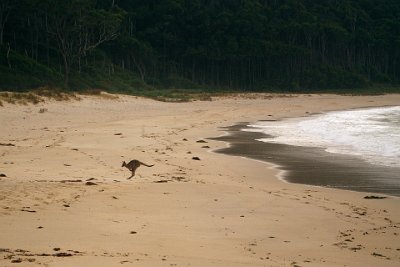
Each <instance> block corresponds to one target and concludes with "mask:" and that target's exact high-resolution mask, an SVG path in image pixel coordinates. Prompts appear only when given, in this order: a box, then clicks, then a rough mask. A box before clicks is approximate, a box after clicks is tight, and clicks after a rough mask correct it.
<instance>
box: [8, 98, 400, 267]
mask: <svg viewBox="0 0 400 267" xmlns="http://www.w3.org/2000/svg"><path fill="white" fill-rule="evenodd" d="M399 103H400V95H384V96H337V95H236V96H225V97H219V98H213V99H212V101H195V102H189V103H163V102H156V101H153V100H149V99H143V98H136V97H130V96H122V95H121V96H118V99H112V100H110V99H107V98H102V97H89V96H85V97H82V99H81V100H80V101H76V100H74V101H69V102H56V101H54V102H51V101H49V102H46V103H40V104H38V105H26V106H20V105H8V104H5V105H4V106H3V107H0V125H1V131H0V143H1V144H0V174H2V175H1V177H0V266H85V265H86V266H124V265H126V266H399V264H400V246H399V244H400V199H399V198H397V197H386V198H384V199H365V198H364V197H365V196H368V195H371V194H370V193H361V192H351V191H344V190H334V189H326V188H320V187H311V186H305V185H298V184H289V183H285V182H282V181H280V180H279V179H277V175H278V171H277V170H276V169H274V168H273V166H272V165H269V164H266V163H263V162H259V161H255V160H250V159H245V158H241V157H234V156H229V155H223V154H217V153H213V152H212V150H215V149H218V148H223V147H225V146H226V143H224V142H218V141H215V140H210V139H207V138H208V137H216V136H219V135H222V134H224V132H223V129H222V128H221V127H226V126H230V125H233V124H236V123H239V122H254V121H256V120H262V119H280V118H285V117H300V116H308V115H309V114H313V113H318V112H325V111H330V110H342V109H350V108H360V107H370V106H385V105H399ZM131 159H138V160H140V161H142V162H144V163H146V164H154V165H155V166H154V167H151V168H148V167H145V166H141V167H140V168H139V169H138V170H137V172H136V176H135V177H133V178H132V179H130V180H127V178H128V177H129V176H130V172H129V171H128V170H127V169H126V168H121V164H122V161H124V160H125V161H129V160H131Z"/></svg>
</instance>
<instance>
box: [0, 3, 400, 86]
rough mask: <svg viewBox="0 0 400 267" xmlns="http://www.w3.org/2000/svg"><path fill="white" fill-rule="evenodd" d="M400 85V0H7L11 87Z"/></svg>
mask: <svg viewBox="0 0 400 267" xmlns="http://www.w3.org/2000/svg"><path fill="white" fill-rule="evenodd" d="M399 83H400V1H399V0H321V1H313V0H231V1H226V0H158V1H156V0H40V1H39V0H0V88H1V90H24V89H29V88H35V87H39V86H46V85H50V86H56V87H62V88H70V89H73V90H78V89H85V88H100V89H105V90H111V91H120V92H121V91H124V92H134V91H135V90H151V88H183V89H186V88H202V89H229V90H249V91H250V90H251V91H268V90H287V91H305V90H313V91H322V90H329V89H341V88H345V89H351V88H367V87H370V86H376V85H382V84H385V85H398V84H399Z"/></svg>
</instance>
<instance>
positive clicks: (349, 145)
mask: <svg viewBox="0 0 400 267" xmlns="http://www.w3.org/2000/svg"><path fill="white" fill-rule="evenodd" d="M249 127H250V128H247V129H244V130H245V131H255V132H263V133H265V134H266V135H268V137H266V138H262V139H259V140H260V141H263V142H269V143H280V144H287V145H293V146H307V147H319V148H323V149H325V150H326V151H327V152H330V153H339V154H346V155H354V156H357V157H360V158H362V159H364V160H366V161H368V162H370V163H372V164H377V165H383V166H389V167H400V106H396V107H382V108H369V109H359V110H349V111H338V112H329V113H326V114H323V115H316V116H311V117H307V118H301V119H285V120H282V121H262V122H257V123H255V124H251V125H249Z"/></svg>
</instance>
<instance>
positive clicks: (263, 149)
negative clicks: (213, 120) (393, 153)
mask: <svg viewBox="0 0 400 267" xmlns="http://www.w3.org/2000/svg"><path fill="white" fill-rule="evenodd" d="M247 125H248V123H239V124H236V125H233V126H230V127H226V128H225V129H226V131H227V132H228V133H229V135H225V136H220V137H215V138H210V139H212V140H217V141H223V142H227V143H228V144H229V146H227V147H226V148H221V149H217V150H215V151H214V153H222V154H227V155H233V156H240V157H244V158H248V159H251V160H257V161H260V162H264V163H267V164H269V165H271V167H272V168H274V169H276V170H277V174H276V176H277V179H278V180H280V181H282V182H285V183H294V184H300V185H306V186H317V187H323V188H328V189H339V190H348V191H354V192H363V193H376V194H382V195H386V196H391V197H400V184H397V186H396V187H394V188H393V187H392V186H389V185H386V186H384V185H382V183H381V182H379V181H377V182H375V183H372V184H370V185H368V183H366V184H365V181H364V179H365V177H366V178H367V179H368V178H369V179H370V180H372V179H373V180H375V179H377V177H380V179H381V180H383V179H385V180H386V183H388V182H392V181H394V182H396V181H398V180H399V179H400V174H399V173H400V168H391V167H384V166H376V165H373V164H370V163H368V162H365V161H364V160H362V159H359V158H357V157H354V156H351V155H343V154H336V153H329V152H326V151H324V149H322V148H313V147H299V146H292V145H285V144H274V143H266V142H262V141H258V139H260V138H265V137H266V136H267V135H265V134H263V133H258V132H248V131H242V129H245V128H248V126H247ZM271 150H272V151H271ZM280 151H283V152H282V153H280ZM286 151H287V152H286ZM276 155H278V157H277V156H276ZM314 155H316V156H314ZM274 156H275V157H274ZM320 158H323V159H324V160H323V161H322V160H319V159H320ZM316 162H317V163H316ZM330 165H332V166H334V167H329V166H330ZM304 166H306V167H304ZM316 169H317V170H316ZM338 169H340V170H341V171H338ZM343 169H344V170H343ZM342 170H343V171H342ZM340 176H345V177H346V180H343V181H336V180H337V178H338V177H340ZM314 177H315V178H314ZM320 177H321V179H320ZM359 177H362V178H361V179H360V178H359ZM352 179H353V180H352ZM378 179H379V178H378ZM373 180H372V181H370V183H371V182H374V181H373ZM378 185H380V186H381V187H380V188H379V187H377V186H378ZM382 186H384V187H382Z"/></svg>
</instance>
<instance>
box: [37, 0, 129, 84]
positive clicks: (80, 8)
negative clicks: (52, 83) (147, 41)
mask: <svg viewBox="0 0 400 267" xmlns="http://www.w3.org/2000/svg"><path fill="white" fill-rule="evenodd" d="M44 5H45V10H46V15H48V20H49V24H48V25H49V34H51V35H53V36H54V37H55V39H56V41H57V45H58V51H59V53H60V55H61V57H62V59H63V64H64V83H65V85H66V86H67V87H68V85H69V76H70V71H71V67H72V65H73V64H74V63H75V62H76V60H77V59H78V58H80V57H81V56H83V55H85V54H86V53H87V52H89V51H90V50H93V49H95V48H96V47H98V46H99V45H100V44H102V43H104V42H106V41H110V40H113V39H115V38H116V37H117V36H118V29H119V26H120V23H121V21H122V19H123V16H124V12H123V11H122V10H121V9H119V8H117V7H115V6H111V3H110V6H111V7H112V9H110V10H104V9H96V7H95V1H92V0H48V1H47V2H45V4H44Z"/></svg>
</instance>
